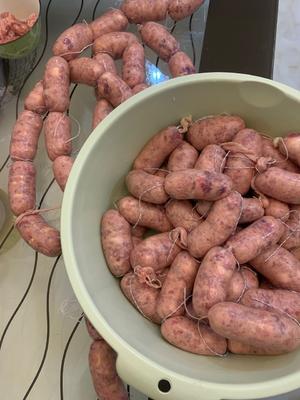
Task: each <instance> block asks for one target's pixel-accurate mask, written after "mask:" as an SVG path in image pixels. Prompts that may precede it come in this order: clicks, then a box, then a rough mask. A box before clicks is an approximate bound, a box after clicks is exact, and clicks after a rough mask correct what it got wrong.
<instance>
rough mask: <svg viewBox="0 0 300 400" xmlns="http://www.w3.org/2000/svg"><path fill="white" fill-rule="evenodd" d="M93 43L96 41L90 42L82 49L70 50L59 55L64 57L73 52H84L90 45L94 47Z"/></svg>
mask: <svg viewBox="0 0 300 400" xmlns="http://www.w3.org/2000/svg"><path fill="white" fill-rule="evenodd" d="M93 44H94V42H93V43H89V44H87V45H86V46H84V47H83V48H82V49H81V50H78V51H68V52H67V53H63V54H59V56H60V57H64V56H69V55H72V54H81V53H82V52H84V50H86V49H88V48H89V47H92V46H93Z"/></svg>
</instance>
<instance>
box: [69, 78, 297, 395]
mask: <svg viewBox="0 0 300 400" xmlns="http://www.w3.org/2000/svg"><path fill="white" fill-rule="evenodd" d="M299 99H300V95H299V93H298V92H297V91H294V90H292V89H291V88H288V87H285V86H284V85H280V84H278V83H275V82H272V81H269V80H266V79H262V78H258V77H252V76H247V75H239V74H221V73H219V74H218V73H216V74H198V75H193V76H189V77H181V78H178V79H176V80H171V81H169V82H167V83H165V84H162V85H159V86H158V87H156V88H150V89H148V90H147V91H145V92H143V93H140V94H139V95H138V96H137V97H136V98H134V97H133V98H132V99H129V100H128V102H126V103H124V104H123V105H122V106H120V108H118V110H115V112H114V114H111V115H110V116H108V117H107V118H106V120H105V121H103V124H102V128H101V129H99V130H97V131H96V132H95V134H94V135H93V137H91V138H90V140H88V142H87V143H86V145H85V146H84V148H83V149H82V151H81V154H80V155H79V159H78V162H77V163H76V165H75V170H74V173H72V174H71V177H70V178H71V179H70V181H69V186H68V188H67V193H66V194H67V198H66V201H65V200H64V207H63V218H64V224H63V225H64V226H66V227H67V228H66V229H63V245H64V246H63V247H64V256H65V261H66V267H67V271H68V274H69V277H70V280H71V283H72V285H73V288H74V290H75V292H76V294H77V296H78V298H79V301H80V303H81V304H82V306H83V309H84V310H85V312H86V314H87V316H88V317H89V319H90V320H91V322H92V323H93V325H94V326H95V328H96V330H97V331H99V332H100V333H101V335H103V337H104V339H105V340H106V341H107V342H108V343H109V344H110V345H111V346H112V348H113V349H114V351H116V353H117V364H116V365H117V370H118V373H119V375H120V377H121V378H124V379H125V381H127V382H129V383H130V384H132V385H134V386H136V387H137V388H138V389H139V390H141V391H142V392H144V393H146V394H148V395H149V396H151V397H152V398H156V399H162V398H165V397H167V398H170V399H176V400H177V399H182V398H184V396H185V395H186V394H184V393H188V395H187V398H190V399H199V398H201V393H202V392H201V390H202V389H203V388H205V389H206V391H205V392H203V393H204V394H203V398H212V399H218V400H220V399H221V398H236V399H241V398H262V397H267V396H270V395H273V394H279V393H283V392H284V391H288V390H293V389H296V388H298V386H299V380H298V377H299V368H298V366H297V365H299V364H298V363H297V361H298V360H299V351H297V349H298V347H299V338H300V336H299V333H300V326H299V317H300V315H299V312H300V261H299V247H300V241H299V238H300V236H299V205H300V200H299V199H300V183H299V182H300V180H299V176H300V175H299V172H300V170H299V167H300V162H299V161H300V160H299V158H298V150H297V148H298V146H299V140H300V139H299V138H300V135H299V133H297V131H298V130H297V127H298V129H299V126H300V119H299V117H298V116H297V112H296V111H297V109H298V107H299V102H300V100H299ZM189 113H190V114H189ZM282 116H285V117H282ZM289 116H290V117H289ZM145 121H148V123H146V122H145ZM120 131H122V132H120ZM123 132H128V135H127V137H126V138H124V136H123ZM111 147H113V149H114V160H110V157H109V156H108V155H107V153H109V149H110V148H111ZM95 170H97V171H101V172H100V174H99V177H98V179H97V184H96V185H95V184H94V181H93V171H95ZM81 192H85V193H86V192H89V196H88V198H84V196H83V195H81V194H80V193H81ZM83 207H85V208H86V209H87V210H89V211H88V212H87V213H86V214H85V219H83V218H79V220H78V221H77V215H78V213H79V211H80V209H82V208H83ZM99 220H100V221H101V222H100V229H99ZM99 230H100V232H99ZM78 231H80V233H78ZM99 242H101V245H100V246H99ZM85 260H88V268H87V267H86V265H85V264H86V261H85ZM134 309H135V310H134ZM98 342H99V341H98ZM94 346H96V344H94ZM97 346H104V342H102V344H101V345H100V343H97ZM94 351H95V352H96V350H94ZM91 354H94V353H91ZM102 360H103V363H102V364H101V362H100V361H99V359H97V362H95V361H94V359H93V358H92V359H91V361H90V366H91V369H92V371H94V374H93V376H97V377H98V378H97V379H94V382H95V384H97V382H98V381H101V378H100V377H103V379H104V372H105V371H106V367H105V366H106V363H105V357H103V358H102ZM117 370H116V369H115V370H114V372H115V375H114V376H115V379H117V378H116V377H117ZM96 371H98V373H96ZM161 380H167V381H168V383H169V388H167V389H166V390H164V389H162V388H161V385H160V382H161ZM120 382H121V381H119V383H120ZM99 393H100V392H99Z"/></svg>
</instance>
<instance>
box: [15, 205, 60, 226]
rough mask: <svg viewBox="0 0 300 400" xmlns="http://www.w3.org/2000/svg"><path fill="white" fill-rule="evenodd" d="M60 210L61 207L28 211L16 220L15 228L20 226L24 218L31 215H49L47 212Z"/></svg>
mask: <svg viewBox="0 0 300 400" xmlns="http://www.w3.org/2000/svg"><path fill="white" fill-rule="evenodd" d="M60 208H61V206H56V207H51V208H42V209H40V210H28V211H25V212H24V213H23V214H20V215H19V216H18V217H17V218H16V220H15V223H14V225H15V227H17V226H18V224H19V223H20V222H21V221H22V219H23V218H24V217H27V216H29V215H38V214H43V213H47V212H50V211H54V210H59V209H60Z"/></svg>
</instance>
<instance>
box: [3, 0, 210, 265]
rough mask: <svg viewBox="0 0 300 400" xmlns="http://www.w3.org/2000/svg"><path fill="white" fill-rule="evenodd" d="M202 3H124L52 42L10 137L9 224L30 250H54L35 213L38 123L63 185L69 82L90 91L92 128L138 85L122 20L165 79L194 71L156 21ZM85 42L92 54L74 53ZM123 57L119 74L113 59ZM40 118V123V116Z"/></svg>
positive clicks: (54, 240) (138, 68)
mask: <svg viewBox="0 0 300 400" xmlns="http://www.w3.org/2000/svg"><path fill="white" fill-rule="evenodd" d="M202 3H203V0H194V1H192V0H189V1H188V0H173V1H170V0H164V1H162V0H155V1H149V0H143V1H137V0H125V1H124V2H123V4H122V5H121V9H111V10H109V11H107V12H106V13H105V14H104V15H102V16H101V17H99V18H97V19H96V20H94V21H92V22H91V23H89V24H88V23H87V22H82V23H78V24H76V25H74V26H72V27H70V28H68V29H67V30H65V31H64V32H63V33H62V34H61V35H60V36H59V37H58V38H57V40H56V41H55V43H54V45H53V49H52V51H53V54H54V55H53V57H51V58H50V59H49V61H48V62H47V64H46V67H45V72H44V76H43V79H42V80H41V81H39V82H37V84H36V85H35V86H34V88H33V89H32V90H31V92H30V93H29V94H28V96H27V97H26V99H25V102H24V110H23V112H22V113H21V114H20V116H19V118H18V119H17V121H16V123H15V125H14V128H13V132H12V137H11V143H10V158H11V160H12V163H11V165H10V170H9V184H8V191H9V199H10V206H11V210H12V212H13V214H14V215H15V216H16V217H17V220H16V227H17V229H18V231H19V233H20V235H21V236H22V238H23V239H24V240H25V241H26V242H27V243H28V244H29V245H30V246H31V247H32V248H33V249H34V250H36V251H38V252H40V253H42V254H44V255H46V256H49V257H56V256H58V255H59V254H60V253H61V243H60V233H59V231H58V230H57V229H55V228H53V227H51V226H50V225H48V223H47V222H46V221H45V220H44V218H43V217H42V215H41V213H42V211H37V210H35V207H36V205H35V201H36V168H35V166H34V163H33V161H34V159H35V156H36V153H37V149H38V141H39V136H40V133H41V131H42V129H43V128H44V134H45V145H46V149H47V154H48V157H49V159H50V160H51V161H52V162H53V164H52V169H53V173H54V177H55V179H56V181H57V183H58V185H59V186H60V188H61V189H62V190H64V189H65V186H66V183H67V179H68V176H69V173H70V171H71V168H72V165H73V159H72V157H71V153H72V133H71V130H72V129H71V118H70V116H68V115H67V112H68V109H69V106H70V96H69V88H70V83H75V84H85V85H88V86H91V87H94V88H95V96H96V99H97V103H96V106H95V109H94V114H93V121H92V127H93V129H94V128H95V127H96V126H97V125H98V124H99V123H100V122H101V121H102V120H103V119H104V118H105V117H106V116H107V115H108V114H109V113H110V112H111V111H112V110H113V109H114V108H115V107H118V106H119V105H120V104H121V103H123V102H124V101H125V100H127V99H128V98H130V97H131V96H133V95H134V94H136V93H138V92H140V91H142V90H144V89H146V88H147V87H148V85H147V84H146V83H145V51H144V47H143V45H142V44H141V42H140V40H139V38H138V37H137V36H135V35H134V34H133V33H129V32H126V29H127V27H128V24H129V23H136V24H139V26H138V30H139V33H140V36H141V39H142V42H143V44H144V45H146V46H148V47H150V48H151V49H152V50H153V51H154V52H156V53H157V55H158V56H159V57H160V58H161V59H162V60H164V61H165V62H167V63H168V66H169V70H170V73H171V75H172V76H173V77H177V76H182V75H189V74H193V73H195V67H194V65H193V62H192V60H191V59H190V58H189V57H188V55H187V54H185V53H184V52H183V51H181V50H180V45H179V43H178V42H177V40H176V39H175V38H174V37H173V36H172V35H171V34H170V33H169V32H168V30H167V29H166V27H164V26H162V25H160V24H159V23H158V21H162V20H164V19H165V18H166V17H167V15H169V16H170V17H171V18H172V19H173V20H174V21H178V20H181V19H183V18H185V17H187V16H188V15H191V14H192V13H194V12H195V11H196V10H197V8H199V7H200V6H201V5H202ZM89 47H92V52H93V56H92V58H89V57H80V58H79V55H80V54H81V53H82V52H83V51H84V50H86V49H88V48H89ZM118 59H122V60H123V68H122V77H120V76H119V75H118V73H117V69H116V65H115V60H118ZM43 117H44V121H43Z"/></svg>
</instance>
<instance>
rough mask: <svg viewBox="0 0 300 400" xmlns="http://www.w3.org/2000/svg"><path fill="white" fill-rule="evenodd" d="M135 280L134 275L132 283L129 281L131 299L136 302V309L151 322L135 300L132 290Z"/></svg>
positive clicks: (131, 278) (131, 279)
mask: <svg viewBox="0 0 300 400" xmlns="http://www.w3.org/2000/svg"><path fill="white" fill-rule="evenodd" d="M133 279H134V274H132V275H131V277H130V281H129V291H130V296H131V298H132V300H133V302H134V304H135V306H136V308H137V309H138V311H139V312H140V313H141V314H142V316H143V317H144V318H146V319H147V320H148V321H151V319H150V318H149V317H147V316H146V315H145V314H144V312H143V310H142V309H141V308H140V306H139V305H138V303H137V301H136V299H135V297H134V294H133V289H132V282H133ZM151 322H152V321H151Z"/></svg>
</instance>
